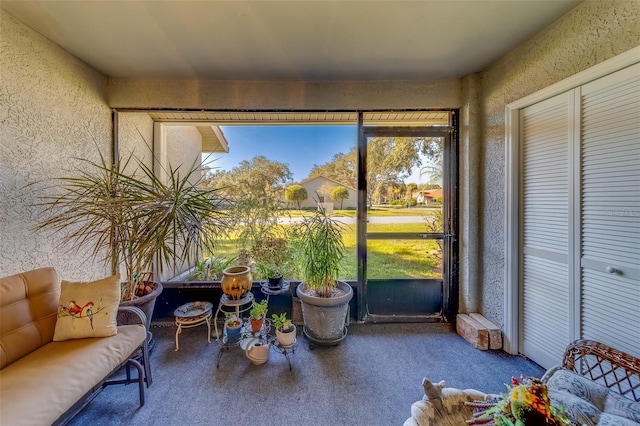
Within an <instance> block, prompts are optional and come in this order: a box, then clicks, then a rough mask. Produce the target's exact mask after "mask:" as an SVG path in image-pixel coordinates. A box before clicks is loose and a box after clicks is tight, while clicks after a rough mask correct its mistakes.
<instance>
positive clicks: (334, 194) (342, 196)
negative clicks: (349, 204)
mask: <svg viewBox="0 0 640 426" xmlns="http://www.w3.org/2000/svg"><path fill="white" fill-rule="evenodd" d="M347 198H349V190H348V189H347V188H345V187H344V186H341V185H338V186H335V187H333V189H332V190H331V199H332V200H334V201H339V202H340V210H342V203H344V200H346V199H347Z"/></svg>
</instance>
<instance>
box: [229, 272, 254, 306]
mask: <svg viewBox="0 0 640 426" xmlns="http://www.w3.org/2000/svg"><path fill="white" fill-rule="evenodd" d="M221 284H222V292H223V293H224V294H226V295H227V297H228V298H229V299H231V300H238V299H241V298H242V296H244V295H245V294H246V293H247V292H249V291H251V285H252V284H253V277H252V276H251V268H249V267H248V266H232V267H230V268H227V269H225V270H224V271H222V281H221Z"/></svg>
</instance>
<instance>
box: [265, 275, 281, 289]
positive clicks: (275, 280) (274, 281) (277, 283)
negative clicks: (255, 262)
mask: <svg viewBox="0 0 640 426" xmlns="http://www.w3.org/2000/svg"><path fill="white" fill-rule="evenodd" d="M267 283H268V286H269V288H274V289H279V288H282V276H279V277H269V278H267Z"/></svg>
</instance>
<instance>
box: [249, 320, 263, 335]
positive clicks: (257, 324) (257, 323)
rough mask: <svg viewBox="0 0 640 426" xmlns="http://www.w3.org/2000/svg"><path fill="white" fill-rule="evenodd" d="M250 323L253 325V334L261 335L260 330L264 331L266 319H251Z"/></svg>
mask: <svg viewBox="0 0 640 426" xmlns="http://www.w3.org/2000/svg"><path fill="white" fill-rule="evenodd" d="M249 322H250V323H251V331H252V332H253V333H259V332H260V330H262V325H263V324H264V317H262V318H260V319H259V320H254V319H253V318H250V319H249Z"/></svg>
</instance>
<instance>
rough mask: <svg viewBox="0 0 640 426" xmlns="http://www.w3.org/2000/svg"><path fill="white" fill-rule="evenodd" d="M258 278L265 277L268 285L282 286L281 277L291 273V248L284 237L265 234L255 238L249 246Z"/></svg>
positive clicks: (273, 286)
mask: <svg viewBox="0 0 640 426" xmlns="http://www.w3.org/2000/svg"><path fill="white" fill-rule="evenodd" d="M251 257H252V258H253V259H254V261H255V262H256V272H257V275H258V278H260V279H266V280H267V282H268V285H269V287H272V288H279V287H281V286H282V280H283V277H285V276H287V275H288V274H290V273H291V268H292V267H291V261H292V257H291V248H290V247H289V246H288V245H287V241H286V240H285V239H284V238H280V237H275V236H273V235H266V236H263V237H261V238H256V240H255V241H254V243H253V246H252V247H251Z"/></svg>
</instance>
